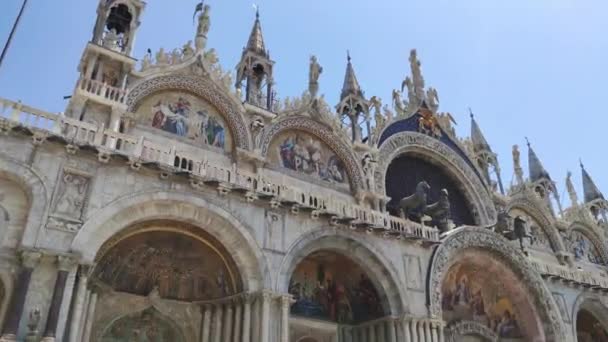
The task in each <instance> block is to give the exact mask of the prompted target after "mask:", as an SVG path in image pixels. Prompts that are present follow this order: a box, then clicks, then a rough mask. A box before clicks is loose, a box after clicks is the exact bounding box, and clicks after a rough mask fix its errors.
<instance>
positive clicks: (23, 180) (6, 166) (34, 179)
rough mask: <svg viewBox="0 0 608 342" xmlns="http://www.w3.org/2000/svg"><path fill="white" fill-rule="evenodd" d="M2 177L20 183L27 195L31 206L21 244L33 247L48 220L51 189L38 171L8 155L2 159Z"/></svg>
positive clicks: (0, 166) (0, 169) (0, 170)
mask: <svg viewBox="0 0 608 342" xmlns="http://www.w3.org/2000/svg"><path fill="white" fill-rule="evenodd" d="M0 177H2V178H6V179H8V180H10V181H13V182H15V183H16V184H18V185H19V186H20V187H21V188H22V189H23V191H24V192H25V194H26V196H27V200H28V205H29V208H28V213H27V218H26V223H25V227H24V231H23V236H22V238H21V245H22V246H24V247H33V246H34V245H35V244H36V238H37V236H38V232H39V230H40V229H42V227H43V226H44V224H45V222H46V217H47V212H48V207H49V204H50V191H49V190H48V187H47V185H46V184H45V182H44V180H43V177H42V176H40V175H39V174H38V172H36V171H35V170H34V169H32V168H31V167H29V166H26V165H23V164H22V163H21V162H19V161H17V160H14V159H11V158H9V157H7V156H4V157H3V158H1V159H0Z"/></svg>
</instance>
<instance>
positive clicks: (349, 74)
mask: <svg viewBox="0 0 608 342" xmlns="http://www.w3.org/2000/svg"><path fill="white" fill-rule="evenodd" d="M346 59H347V61H348V63H347V64H346V74H345V75H344V85H343V86H342V95H340V100H344V99H345V98H346V97H348V96H349V95H351V96H357V97H361V98H363V92H362V91H361V87H360V86H359V81H357V76H356V75H355V69H354V68H353V64H352V63H351V58H350V52H348V51H347V52H346Z"/></svg>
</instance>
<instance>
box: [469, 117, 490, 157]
mask: <svg viewBox="0 0 608 342" xmlns="http://www.w3.org/2000/svg"><path fill="white" fill-rule="evenodd" d="M469 113H470V115H471V142H472V143H473V150H474V151H475V152H479V151H488V152H492V148H491V147H490V144H488V141H487V140H486V138H485V137H484V136H483V133H482V132H481V128H479V125H478V124H477V121H476V120H475V115H473V111H472V110H471V108H469Z"/></svg>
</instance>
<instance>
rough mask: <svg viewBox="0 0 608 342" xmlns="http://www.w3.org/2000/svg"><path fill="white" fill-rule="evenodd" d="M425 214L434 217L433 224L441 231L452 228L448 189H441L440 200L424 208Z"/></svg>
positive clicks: (444, 231)
mask: <svg viewBox="0 0 608 342" xmlns="http://www.w3.org/2000/svg"><path fill="white" fill-rule="evenodd" d="M424 214H426V215H429V216H430V217H431V218H432V219H433V224H434V225H435V226H436V227H437V228H438V229H439V231H440V232H441V233H446V232H448V231H449V230H450V217H451V209H450V197H449V193H448V190H447V189H441V194H440V195H439V200H438V201H437V202H435V203H433V204H431V205H429V206H427V207H426V209H425V210H424Z"/></svg>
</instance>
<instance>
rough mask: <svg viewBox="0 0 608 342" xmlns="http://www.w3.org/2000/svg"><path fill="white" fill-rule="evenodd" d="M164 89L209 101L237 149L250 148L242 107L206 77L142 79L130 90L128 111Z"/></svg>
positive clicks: (178, 76)
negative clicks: (228, 129) (222, 118)
mask: <svg viewBox="0 0 608 342" xmlns="http://www.w3.org/2000/svg"><path fill="white" fill-rule="evenodd" d="M163 90H181V91H186V92H189V93H192V94H194V95H196V96H200V97H201V98H202V99H204V100H205V101H208V102H209V103H210V104H211V105H212V106H214V107H215V108H216V109H217V110H218V111H219V112H220V113H221V114H222V115H223V116H224V119H225V120H226V122H227V124H228V126H229V127H230V131H231V132H232V134H233V137H234V141H235V146H236V147H238V148H241V149H245V150H248V149H249V147H250V146H251V143H250V137H249V131H248V129H247V124H246V123H245V118H244V116H243V114H242V113H243V112H244V110H243V109H242V108H241V105H240V104H239V103H238V102H237V101H235V100H234V99H233V98H231V97H230V96H229V95H227V94H225V92H224V91H223V90H221V89H220V88H219V86H217V85H216V84H215V83H214V82H213V81H211V80H210V79H208V78H205V77H201V76H191V75H177V74H176V75H163V76H157V77H153V78H150V79H146V80H143V81H141V82H139V83H137V84H136V85H135V87H133V88H132V89H131V90H130V91H129V95H128V97H127V101H126V103H127V107H128V109H127V110H128V112H131V113H134V112H135V111H136V110H137V107H138V106H139V104H140V103H141V101H142V100H143V99H144V98H146V97H148V96H150V95H152V94H154V93H157V92H160V91H163Z"/></svg>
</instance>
